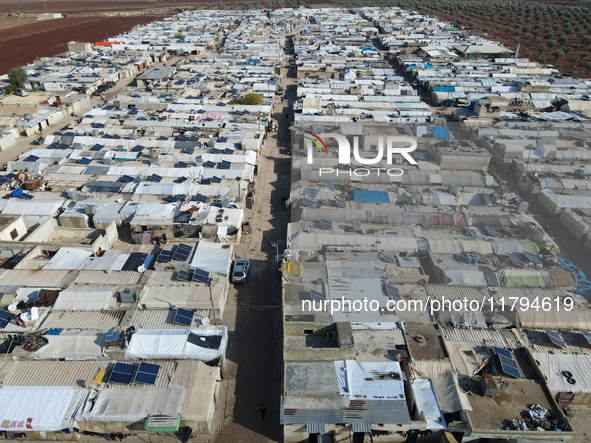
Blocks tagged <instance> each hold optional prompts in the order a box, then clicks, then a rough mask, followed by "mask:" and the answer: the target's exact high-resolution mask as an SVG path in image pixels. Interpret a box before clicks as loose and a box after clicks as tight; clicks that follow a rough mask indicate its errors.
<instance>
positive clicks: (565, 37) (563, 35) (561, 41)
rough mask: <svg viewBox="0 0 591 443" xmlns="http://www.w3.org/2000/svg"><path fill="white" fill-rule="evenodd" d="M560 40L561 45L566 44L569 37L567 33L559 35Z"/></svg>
mask: <svg viewBox="0 0 591 443" xmlns="http://www.w3.org/2000/svg"><path fill="white" fill-rule="evenodd" d="M558 41H559V42H560V44H561V45H564V44H565V43H566V42H567V41H568V37H567V36H566V34H561V35H560V37H558Z"/></svg>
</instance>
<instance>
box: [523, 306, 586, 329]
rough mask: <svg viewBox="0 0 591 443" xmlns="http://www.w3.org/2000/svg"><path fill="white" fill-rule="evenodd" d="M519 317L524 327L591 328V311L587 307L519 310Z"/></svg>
mask: <svg viewBox="0 0 591 443" xmlns="http://www.w3.org/2000/svg"><path fill="white" fill-rule="evenodd" d="M517 319H518V324H519V325H520V326H521V327H523V328H542V327H545V328H551V329H574V328H583V329H591V311H589V310H587V309H580V310H573V311H560V312H557V311H556V310H554V309H552V310H550V311H542V310H535V309H528V310H527V311H521V310H517Z"/></svg>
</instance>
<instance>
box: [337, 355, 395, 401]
mask: <svg viewBox="0 0 591 443" xmlns="http://www.w3.org/2000/svg"><path fill="white" fill-rule="evenodd" d="M334 367H335V371H336V374H337V382H338V384H339V393H340V394H341V395H345V396H347V397H349V399H351V400H357V399H364V400H372V399H374V400H378V399H380V400H396V399H401V398H404V379H405V376H404V373H403V372H402V369H400V363H398V362H359V361H353V360H338V361H335V362H334ZM376 373H383V374H394V376H391V377H387V378H380V377H374V374H376ZM396 375H397V377H396Z"/></svg>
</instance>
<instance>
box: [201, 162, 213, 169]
mask: <svg viewBox="0 0 591 443" xmlns="http://www.w3.org/2000/svg"><path fill="white" fill-rule="evenodd" d="M203 166H204V167H205V168H215V163H214V162H212V161H211V160H208V161H206V162H205V163H203Z"/></svg>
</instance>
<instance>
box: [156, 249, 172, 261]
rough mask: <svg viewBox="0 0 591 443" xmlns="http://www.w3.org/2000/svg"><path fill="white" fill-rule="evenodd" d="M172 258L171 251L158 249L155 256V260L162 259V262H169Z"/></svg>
mask: <svg viewBox="0 0 591 443" xmlns="http://www.w3.org/2000/svg"><path fill="white" fill-rule="evenodd" d="M171 260H172V251H166V250H164V251H160V254H158V258H156V261H163V262H169V261H171Z"/></svg>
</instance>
